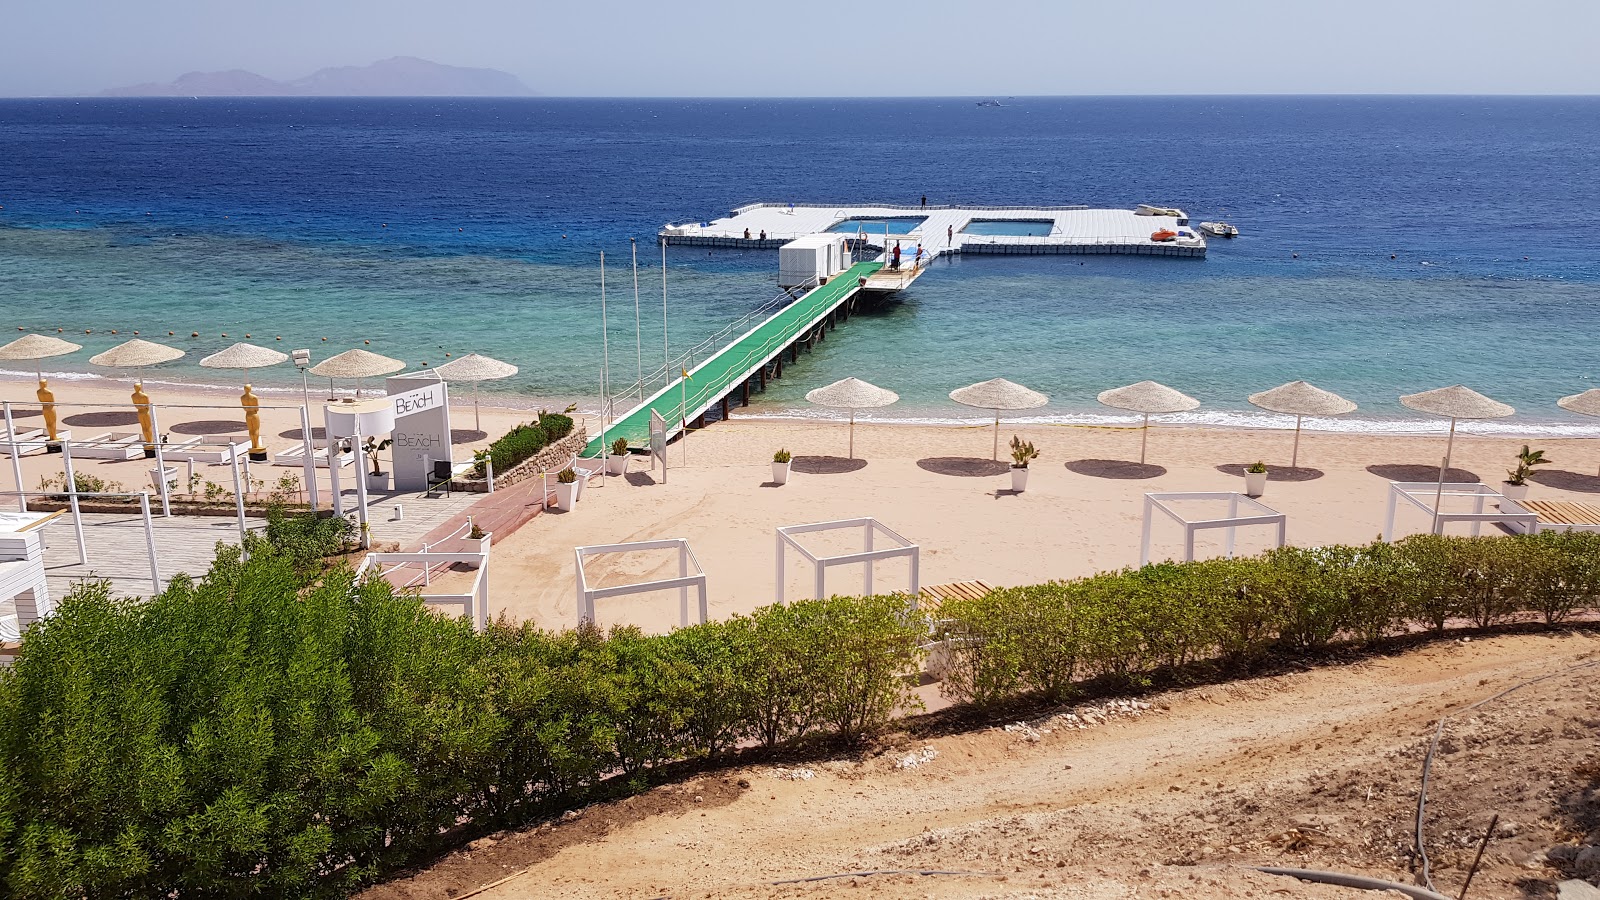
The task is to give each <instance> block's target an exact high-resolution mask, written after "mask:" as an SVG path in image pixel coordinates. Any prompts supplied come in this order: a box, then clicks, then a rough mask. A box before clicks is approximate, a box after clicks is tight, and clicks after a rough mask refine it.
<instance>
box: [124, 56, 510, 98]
mask: <svg viewBox="0 0 1600 900" xmlns="http://www.w3.org/2000/svg"><path fill="white" fill-rule="evenodd" d="M100 95H101V96H102V97H531V96H533V91H531V90H529V89H528V86H527V85H525V84H523V83H522V80H521V79H519V78H517V76H515V75H512V74H511V73H509V72H501V71H499V70H498V69H469V68H463V67H461V66H446V65H441V64H440V63H436V62H430V61H428V60H426V59H418V58H416V57H415V56H396V57H394V58H392V59H385V60H381V61H379V62H375V63H373V64H372V65H370V66H334V67H331V68H327V69H319V70H317V71H315V72H313V73H311V74H310V75H307V76H306V77H304V78H296V79H295V80H293V81H274V80H273V79H271V78H267V77H265V76H263V75H257V74H256V73H254V72H246V71H244V70H243V69H232V70H229V71H226V72H190V73H188V74H186V75H180V76H178V78H177V79H175V80H173V81H170V82H168V83H166V84H154V83H152V84H135V85H132V86H130V87H119V88H111V89H110V90H106V91H102V92H101V93H100Z"/></svg>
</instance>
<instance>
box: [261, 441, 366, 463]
mask: <svg viewBox="0 0 1600 900" xmlns="http://www.w3.org/2000/svg"><path fill="white" fill-rule="evenodd" d="M311 458H312V459H314V460H316V462H315V463H314V464H315V465H316V466H317V468H319V469H326V468H327V467H328V448H327V447H318V448H317V449H316V452H314V453H312V454H311ZM355 460H356V455H355V452H354V451H351V450H346V451H344V452H343V453H340V454H339V466H340V467H341V468H343V467H344V466H348V465H350V464H351V463H353V462H355ZM305 463H306V445H305V444H295V445H293V446H291V447H289V448H287V449H284V450H280V451H278V452H277V453H274V454H272V464H273V465H275V466H304V465H305Z"/></svg>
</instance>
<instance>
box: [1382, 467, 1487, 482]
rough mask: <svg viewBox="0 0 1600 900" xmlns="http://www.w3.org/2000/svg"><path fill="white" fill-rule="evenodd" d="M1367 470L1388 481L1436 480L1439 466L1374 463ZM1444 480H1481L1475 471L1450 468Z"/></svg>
mask: <svg viewBox="0 0 1600 900" xmlns="http://www.w3.org/2000/svg"><path fill="white" fill-rule="evenodd" d="M1367 471H1368V472H1371V473H1372V474H1374V475H1376V476H1378V477H1379V478H1383V479H1385V480H1388V481H1438V480H1439V467H1438V466H1424V465H1418V464H1416V463H1375V464H1373V465H1370V466H1367ZM1444 480H1445V481H1447V482H1450V483H1452V484H1472V483H1474V482H1478V481H1481V480H1482V479H1481V478H1479V477H1478V475H1477V473H1476V472H1468V471H1467V470H1466V469H1451V470H1449V471H1448V472H1446V473H1445V475H1444Z"/></svg>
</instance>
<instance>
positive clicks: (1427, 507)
mask: <svg viewBox="0 0 1600 900" xmlns="http://www.w3.org/2000/svg"><path fill="white" fill-rule="evenodd" d="M1446 497H1471V498H1472V512H1469V513H1468V512H1445V511H1444V500H1445V498H1446ZM1401 500H1404V501H1405V502H1406V503H1408V504H1410V505H1411V506H1414V507H1416V508H1417V509H1419V510H1421V511H1422V512H1423V513H1425V514H1427V515H1428V516H1429V517H1430V518H1432V519H1433V526H1432V528H1431V529H1430V531H1432V532H1433V533H1434V534H1444V526H1445V525H1447V524H1449V523H1451V522H1471V523H1472V534H1473V536H1474V537H1476V536H1477V535H1478V534H1479V532H1481V531H1482V530H1483V523H1485V522H1494V523H1496V524H1499V525H1505V526H1507V527H1508V528H1510V529H1511V530H1513V531H1521V532H1523V533H1525V534H1531V533H1533V532H1535V531H1537V530H1538V528H1539V517H1538V516H1537V515H1535V514H1534V513H1531V512H1528V511H1527V510H1526V509H1523V508H1522V507H1520V506H1517V505H1516V504H1515V503H1512V502H1510V501H1508V500H1507V499H1506V498H1505V496H1504V495H1502V494H1501V493H1500V492H1499V491H1497V490H1495V489H1494V488H1492V487H1490V486H1489V485H1487V484H1483V483H1482V482H1477V481H1473V482H1444V483H1442V484H1441V483H1440V482H1437V481H1391V482H1389V511H1388V513H1387V514H1386V515H1385V516H1384V519H1383V539H1384V540H1386V541H1392V540H1394V520H1395V512H1396V508H1397V507H1398V506H1399V504H1400V501H1401ZM1430 500H1431V501H1433V502H1432V503H1429V502H1428V501H1430ZM1490 500H1494V501H1496V507H1497V508H1496V509H1495V510H1494V511H1493V512H1485V511H1484V505H1485V504H1486V503H1487V502H1488V501H1490Z"/></svg>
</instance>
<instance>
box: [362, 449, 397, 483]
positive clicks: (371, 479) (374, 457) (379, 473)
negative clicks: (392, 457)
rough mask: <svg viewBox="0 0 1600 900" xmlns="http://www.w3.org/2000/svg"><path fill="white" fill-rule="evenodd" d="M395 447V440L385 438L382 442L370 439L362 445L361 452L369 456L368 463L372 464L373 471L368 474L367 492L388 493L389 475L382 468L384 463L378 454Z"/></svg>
mask: <svg viewBox="0 0 1600 900" xmlns="http://www.w3.org/2000/svg"><path fill="white" fill-rule="evenodd" d="M393 445H394V439H393V438H384V439H383V440H381V441H380V440H378V439H377V438H375V437H369V438H367V439H366V441H364V442H363V443H362V444H361V452H362V453H365V454H366V455H367V462H369V463H371V464H372V471H370V472H368V473H367V490H369V491H387V490H388V489H389V473H388V472H385V471H384V470H383V468H382V467H381V465H380V464H381V463H382V462H383V461H382V460H381V459H379V458H378V454H379V452H381V451H384V450H387V449H389V448H390V447H391V446H393Z"/></svg>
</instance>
